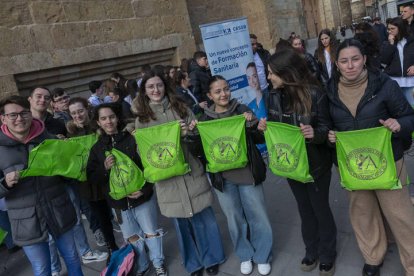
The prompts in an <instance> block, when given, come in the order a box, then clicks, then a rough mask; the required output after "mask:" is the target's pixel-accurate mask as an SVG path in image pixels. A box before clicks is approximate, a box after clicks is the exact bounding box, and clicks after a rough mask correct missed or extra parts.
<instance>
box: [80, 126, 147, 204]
mask: <svg viewBox="0 0 414 276" xmlns="http://www.w3.org/2000/svg"><path fill="white" fill-rule="evenodd" d="M112 148H116V149H117V150H119V151H121V152H122V153H124V154H125V155H127V156H128V157H129V158H131V160H132V161H134V162H135V164H137V165H138V167H139V168H140V169H141V170H142V168H143V167H142V163H141V158H140V157H139V155H138V153H137V144H136V143H135V139H134V137H133V136H132V135H131V134H129V133H128V132H121V133H118V134H115V135H111V136H109V135H106V134H102V135H101V136H99V139H98V142H96V144H95V145H94V146H93V147H92V149H91V153H90V155H89V159H88V165H87V167H86V173H87V176H88V184H89V185H91V186H92V187H95V188H94V189H93V190H94V192H95V193H98V194H103V196H104V197H105V199H106V201H107V202H108V205H109V206H110V207H111V208H114V209H121V210H127V209H128V208H134V207H136V206H138V205H140V204H142V203H144V202H146V201H148V200H149V199H150V198H151V196H152V193H153V184H152V183H148V182H147V183H146V184H145V185H144V187H142V189H141V192H143V195H142V196H140V197H139V198H138V199H131V198H123V199H120V200H114V199H113V198H112V197H111V196H110V195H109V190H110V188H109V173H110V171H107V170H106V169H105V166H104V161H105V159H106V157H105V151H110V150H111V149H112ZM98 196H99V195H97V196H95V197H98Z"/></svg>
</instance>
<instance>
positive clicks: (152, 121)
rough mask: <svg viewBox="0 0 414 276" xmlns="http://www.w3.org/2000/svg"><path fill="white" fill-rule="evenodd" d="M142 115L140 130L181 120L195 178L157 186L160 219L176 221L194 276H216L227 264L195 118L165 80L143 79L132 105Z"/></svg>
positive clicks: (180, 178) (189, 175)
mask: <svg viewBox="0 0 414 276" xmlns="http://www.w3.org/2000/svg"><path fill="white" fill-rule="evenodd" d="M132 108H133V111H134V112H135V113H136V114H137V119H136V121H135V129H142V128H147V127H151V126H156V125H159V124H163V123H167V122H171V121H176V120H179V121H180V124H181V136H182V137H183V138H182V139H181V148H182V150H183V153H184V156H185V158H186V162H187V163H188V164H189V166H190V168H191V173H187V174H185V175H180V176H174V177H172V178H169V179H165V180H162V181H159V182H157V183H155V191H156V193H157V199H158V206H159V208H160V211H161V214H162V215H164V216H166V217H169V218H171V219H172V220H173V223H174V226H175V229H176V233H177V238H178V245H179V250H180V253H181V257H182V259H183V263H184V267H185V269H186V270H187V272H189V273H190V274H191V275H192V276H201V275H203V270H204V268H205V270H206V272H207V274H209V275H216V274H217V273H218V271H219V265H220V264H221V263H223V262H224V261H225V256H224V251H223V244H222V241H221V235H220V231H219V228H218V225H217V221H216V217H215V215H214V211H213V209H212V207H211V205H212V202H213V194H212V192H211V189H210V184H209V182H208V179H207V176H206V173H205V170H204V166H203V164H202V163H201V161H200V160H199V159H198V155H197V154H195V152H192V151H191V148H192V147H191V146H190V143H189V141H188V139H185V138H186V137H188V135H190V134H193V131H192V129H193V128H194V126H195V116H194V114H193V113H192V112H191V110H190V109H189V108H187V106H186V105H185V103H184V102H182V101H181V100H180V99H178V98H177V96H176V93H175V92H174V91H173V90H171V89H170V87H169V86H168V84H167V83H166V81H165V80H164V76H163V74H160V73H157V72H151V73H148V74H146V75H145V76H144V78H143V80H142V84H141V87H140V93H139V94H138V97H137V98H136V99H135V100H134V102H133V105H132Z"/></svg>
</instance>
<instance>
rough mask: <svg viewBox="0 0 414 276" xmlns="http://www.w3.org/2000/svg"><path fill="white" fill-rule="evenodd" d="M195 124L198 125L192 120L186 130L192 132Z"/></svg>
mask: <svg viewBox="0 0 414 276" xmlns="http://www.w3.org/2000/svg"><path fill="white" fill-rule="evenodd" d="M197 124H198V121H197V120H192V121H191V123H190V124H189V125H188V130H189V131H192V130H194V128H195V127H196V125H197Z"/></svg>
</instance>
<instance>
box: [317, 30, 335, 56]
mask: <svg viewBox="0 0 414 276" xmlns="http://www.w3.org/2000/svg"><path fill="white" fill-rule="evenodd" d="M324 34H325V35H327V36H329V38H330V41H329V56H330V57H331V62H332V63H334V62H335V61H336V48H337V46H338V45H337V42H336V37H335V35H332V33H331V31H330V30H329V29H323V30H322V31H321V32H320V33H319V35H318V48H317V49H316V58H317V59H318V61H319V62H320V63H322V64H326V60H325V53H324V51H325V47H324V46H323V44H322V41H321V36H322V35H324Z"/></svg>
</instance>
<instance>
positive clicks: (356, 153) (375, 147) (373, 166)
mask: <svg viewBox="0 0 414 276" xmlns="http://www.w3.org/2000/svg"><path fill="white" fill-rule="evenodd" d="M391 134H392V133H391V131H389V130H388V129H386V128H385V127H377V128H369V129H363V130H354V131H344V132H336V154H337V158H338V166H339V173H340V177H341V185H342V187H344V188H345V189H347V190H350V191H353V190H393V189H401V183H400V182H399V179H398V177H397V170H396V167H395V161H394V155H393V152H392V146H391Z"/></svg>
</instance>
